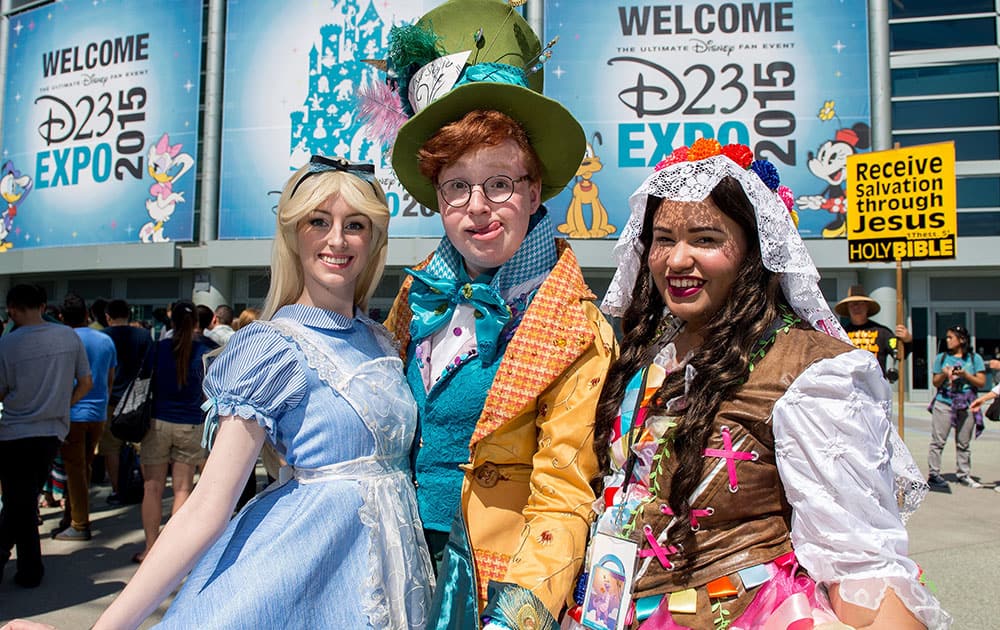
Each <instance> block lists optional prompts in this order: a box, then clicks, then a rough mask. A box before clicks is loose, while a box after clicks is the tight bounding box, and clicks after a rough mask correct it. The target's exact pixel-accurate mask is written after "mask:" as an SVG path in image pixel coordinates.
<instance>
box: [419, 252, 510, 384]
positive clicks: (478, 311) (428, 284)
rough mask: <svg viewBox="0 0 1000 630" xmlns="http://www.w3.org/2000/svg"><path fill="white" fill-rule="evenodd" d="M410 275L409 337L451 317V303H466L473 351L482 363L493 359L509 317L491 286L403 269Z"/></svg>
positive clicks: (425, 333)
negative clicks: (473, 335) (470, 311)
mask: <svg viewBox="0 0 1000 630" xmlns="http://www.w3.org/2000/svg"><path fill="white" fill-rule="evenodd" d="M406 273H408V274H410V275H411V276H413V284H412V285H411V286H410V308H411V310H412V311H413V319H411V320H410V337H411V338H412V339H413V341H415V342H416V341H419V340H421V339H424V338H426V337H429V336H430V335H432V334H434V333H435V332H436V331H437V330H438V329H440V328H441V327H442V326H445V325H446V324H447V323H448V322H450V321H451V316H452V314H453V313H454V312H455V307H456V306H457V305H459V304H461V303H463V302H464V303H467V304H469V305H471V306H472V307H473V308H474V309H475V313H474V316H475V318H476V344H477V346H478V347H477V351H478V352H479V356H480V357H481V359H482V361H483V363H484V364H486V365H489V364H491V363H493V360H494V359H495V358H496V354H497V342H498V340H499V338H500V332H501V331H502V330H503V327H504V326H506V325H507V322H509V321H510V317H511V314H510V308H509V307H508V306H507V303H506V302H505V301H504V299H503V298H502V297H501V296H500V293H499V292H498V291H497V290H496V289H494V288H493V287H491V286H489V285H487V284H483V283H481V282H466V283H461V282H459V281H458V280H455V279H449V278H435V277H433V276H431V275H430V274H428V273H427V272H426V271H416V270H414V269H407V270H406Z"/></svg>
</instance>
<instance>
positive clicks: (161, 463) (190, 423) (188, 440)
mask: <svg viewBox="0 0 1000 630" xmlns="http://www.w3.org/2000/svg"><path fill="white" fill-rule="evenodd" d="M170 320H171V323H172V324H173V327H172V328H171V330H173V331H174V333H173V335H171V336H170V338H168V339H163V340H161V341H159V342H158V343H157V344H156V346H154V348H153V359H152V365H153V385H152V388H153V420H152V423H151V425H150V427H149V431H147V432H146V437H144V438H143V439H142V445H141V451H140V452H141V453H142V476H143V479H144V482H143V498H142V528H143V530H145V533H146V548H145V549H144V550H143V551H142V552H140V553H137V554H135V556H133V557H132V560H133V561H134V562H142V560H143V559H144V558H145V557H146V554H147V553H148V552H149V550H150V549H151V548H152V547H153V543H155V542H156V539H157V537H158V536H159V534H160V521H161V520H162V518H163V492H164V489H165V488H166V484H167V469H168V467H169V468H170V477H171V485H172V488H173V492H174V503H173V507H172V509H171V515H174V514H177V512H178V510H180V509H181V507H182V506H183V505H184V502H185V501H187V499H188V497H189V496H190V495H191V491H192V490H193V489H194V473H195V469H196V468H197V467H198V466H200V465H201V464H203V463H204V462H205V449H203V448H202V446H201V434H202V429H203V428H204V421H203V419H202V416H201V403H202V401H203V400H204V398H203V396H202V393H201V386H202V382H203V380H204V378H205V369H204V367H203V366H204V364H203V362H202V357H203V356H204V355H205V354H206V353H207V352H210V351H212V350H213V349H214V347H210V346H209V345H207V344H206V343H204V342H203V341H202V337H201V335H200V334H198V333H197V323H198V315H197V310H196V308H195V305H194V304H193V303H191V302H190V301H188V300H181V301H179V302H176V303H174V306H173V309H172V310H171V312H170Z"/></svg>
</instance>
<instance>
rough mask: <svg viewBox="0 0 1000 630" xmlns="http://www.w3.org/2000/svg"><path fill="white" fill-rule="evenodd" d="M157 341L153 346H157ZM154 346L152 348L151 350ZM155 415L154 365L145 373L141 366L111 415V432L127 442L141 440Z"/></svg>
mask: <svg viewBox="0 0 1000 630" xmlns="http://www.w3.org/2000/svg"><path fill="white" fill-rule="evenodd" d="M155 347H156V346H155V342H154V346H153V348H155ZM151 349H152V348H150V350H151ZM150 350H147V351H146V356H145V357H143V362H142V363H141V364H140V365H141V366H143V367H145V366H146V359H147V358H148V357H149V352H150ZM152 415H153V367H152V366H150V368H149V370H148V373H147V374H143V369H142V367H140V369H139V373H138V374H136V376H135V378H134V379H132V382H131V383H129V385H128V389H127V390H125V395H124V396H122V398H121V400H119V401H118V405H117V406H115V411H114V413H113V414H112V416H111V423H110V429H111V434H112V435H114V436H115V437H116V438H118V439H119V440H123V441H125V442H141V441H142V438H144V437H146V432H147V431H149V425H150V422H151V419H152Z"/></svg>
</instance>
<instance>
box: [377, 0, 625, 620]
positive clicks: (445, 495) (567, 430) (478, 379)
mask: <svg viewBox="0 0 1000 630" xmlns="http://www.w3.org/2000/svg"><path fill="white" fill-rule="evenodd" d="M514 4H519V3H517V2H515V3H514ZM410 29H416V30H410ZM415 42H416V43H415ZM419 49H422V50H423V52H424V54H423V55H421V54H419V53H414V50H419ZM549 54H550V53H549V51H548V50H547V49H544V50H543V48H542V46H541V44H540V42H539V40H538V37H537V36H536V35H535V34H534V33H533V32H532V30H531V28H530V27H529V26H528V24H527V23H526V22H525V21H524V19H523V18H522V17H521V15H520V14H519V12H518V11H517V10H516V9H515V8H514V7H511V6H510V5H509V4H508V3H505V2H500V1H498V0H451V1H450V2H446V3H444V4H443V5H441V6H440V7H438V8H436V9H434V10H433V11H431V12H429V13H428V14H427V15H425V16H424V17H422V18H421V19H420V20H419V21H418V22H417V23H416V24H415V25H414V26H412V27H408V29H407V30H405V31H396V32H394V33H393V34H390V62H389V64H390V65H389V70H390V72H392V71H394V72H395V74H396V76H397V78H398V80H399V84H400V91H401V92H403V93H404V99H403V100H404V103H405V104H404V106H411V107H412V109H413V111H414V112H415V113H414V114H413V116H412V117H411V118H410V119H409V120H408V121H407V122H406V123H405V124H404V125H403V126H402V128H401V129H400V130H399V134H398V138H397V139H396V141H395V144H394V146H393V154H392V155H393V158H392V163H393V168H394V169H395V171H396V175H397V176H398V178H399V180H400V181H401V182H402V184H403V185H404V186H405V188H406V189H407V190H408V191H409V192H410V194H411V195H413V197H415V198H416V199H417V200H418V201H420V202H421V203H422V204H424V205H425V206H427V207H429V208H432V209H434V210H436V211H438V212H439V213H440V217H441V220H442V223H443V226H444V231H445V237H444V238H443V239H442V240H441V243H440V245H439V246H438V248H437V249H436V250H435V252H434V253H433V254H432V255H431V256H429V257H428V258H427V259H426V260H425V261H423V262H422V263H420V264H419V265H416V266H415V267H414V268H413V269H409V270H407V271H408V274H409V277H408V278H407V279H406V281H405V282H404V284H403V287H402V288H401V290H400V292H399V295H398V296H397V298H396V301H395V304H394V305H393V309H392V311H391V312H390V314H389V318H388V320H387V321H386V326H387V327H388V328H389V330H390V331H392V332H393V333H394V334H395V335H396V338H397V339H398V340H399V341H400V343H401V346H402V353H403V355H404V359H405V361H406V369H407V379H408V381H409V383H410V386H411V389H412V390H413V393H414V397H415V399H416V400H417V404H418V408H419V413H420V421H421V429H420V435H419V440H418V443H417V444H416V445H415V446H414V466H415V477H416V483H417V495H418V503H419V506H420V512H421V518H422V520H423V524H424V528H425V534H426V536H427V539H428V542H429V544H430V547H431V550H432V553H436V554H437V556H438V558H439V559H440V561H439V565H438V568H439V573H438V584H437V589H436V593H435V598H434V603H433V605H432V612H431V621H430V623H429V624H428V627H429V628H476V627H481V626H484V627H501V628H522V627H525V628H527V627H531V628H557V627H558V624H557V622H556V620H557V619H558V618H559V616H560V615H561V613H562V611H563V610H564V609H565V607H566V606H567V605H572V603H573V602H572V600H571V596H572V592H573V589H574V586H575V584H576V578H577V574H578V572H579V569H580V566H581V563H582V560H583V552H584V548H585V545H586V539H587V533H588V529H589V524H590V519H591V506H592V504H593V502H594V494H593V491H592V489H591V487H590V481H591V479H593V478H594V477H595V476H596V475H597V473H598V470H597V463H596V459H595V457H594V454H593V449H592V430H593V422H594V407H595V405H596V403H597V398H598V395H599V394H600V391H601V386H602V385H603V381H604V376H605V373H606V371H607V369H608V366H609V365H610V363H611V361H612V360H613V359H614V356H615V354H616V352H617V350H616V344H615V339H614V335H613V332H612V330H611V327H610V325H609V324H608V323H607V321H606V320H605V319H604V317H603V316H602V315H601V314H600V312H599V311H598V309H597V308H596V307H595V306H594V305H593V303H592V302H591V300H593V299H594V295H593V294H592V293H591V291H590V290H589V289H588V288H587V285H586V283H585V282H584V280H583V274H582V272H581V270H580V267H579V264H578V263H577V261H576V258H575V256H574V255H573V252H572V250H571V249H570V248H569V246H568V245H567V244H566V242H565V241H563V240H559V239H556V238H555V229H554V225H553V223H552V220H551V218H550V217H549V216H548V213H547V211H546V209H545V207H544V206H542V205H541V204H542V202H543V201H545V200H546V199H549V198H551V197H553V196H554V195H556V194H557V193H558V192H559V191H560V190H562V188H563V187H564V186H565V185H566V183H567V182H568V181H569V180H570V179H571V178H572V177H573V174H574V172H575V170H576V168H577V166H578V165H579V163H580V160H581V158H582V156H583V152H584V149H585V139H584V133H583V130H582V129H581V127H580V124H579V123H578V122H577V121H576V120H575V119H574V118H573V116H572V114H570V113H569V112H568V111H567V110H566V109H565V108H564V107H563V106H562V105H560V104H559V103H557V102H556V101H553V100H551V99H548V98H545V97H544V96H542V95H541V89H542V74H541V72H540V71H539V70H540V66H541V63H542V62H543V61H544V59H547V58H548V55H549Z"/></svg>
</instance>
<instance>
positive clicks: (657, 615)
mask: <svg viewBox="0 0 1000 630" xmlns="http://www.w3.org/2000/svg"><path fill="white" fill-rule="evenodd" d="M772 566H773V569H774V575H773V576H772V577H771V579H770V580H768V581H767V582H765V583H764V584H763V585H762V586H761V587H760V590H758V591H757V594H756V595H755V596H754V598H753V601H752V602H750V605H749V606H747V609H746V610H744V611H743V614H742V615H740V616H739V617H737V618H736V619H735V620H733V622H732V625H730V626H729V628H730V630H818V629H819V628H820V627H824V628H829V629H833V628H846V627H848V626H844V625H843V624H841V623H840V622H839V621H837V616H836V615H835V614H834V613H833V609H832V608H831V607H830V601H829V599H827V597H826V594H825V593H824V592H823V591H822V590H821V589H817V588H816V582H814V581H813V580H812V578H810V577H809V576H808V575H805V574H804V573H798V568H799V564H798V562H796V560H795V554H794V553H787V554H785V555H784V556H782V557H780V558H778V559H777V560H775V561H774V562H773V565H772ZM667 600H668V598H666V597H664V598H663V602H661V604H660V607H659V608H657V609H656V612H654V613H653V614H652V615H651V616H650V617H649V618H648V619H646V621H644V622H643V623H642V624H641V625H640V626H639V630H688V627H687V626H682V625H680V624H678V623H677V622H676V621H674V618H673V615H671V614H670V610H669V609H668V607H667Z"/></svg>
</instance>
